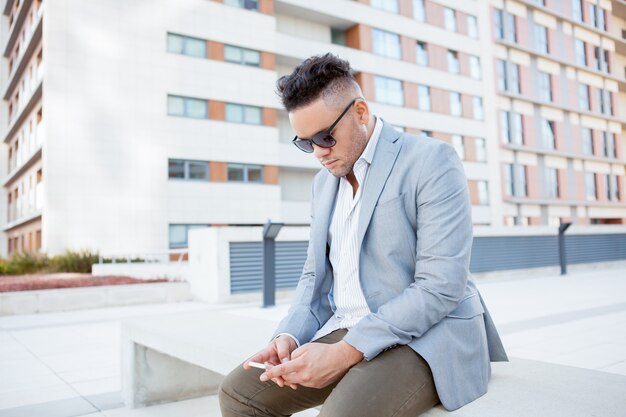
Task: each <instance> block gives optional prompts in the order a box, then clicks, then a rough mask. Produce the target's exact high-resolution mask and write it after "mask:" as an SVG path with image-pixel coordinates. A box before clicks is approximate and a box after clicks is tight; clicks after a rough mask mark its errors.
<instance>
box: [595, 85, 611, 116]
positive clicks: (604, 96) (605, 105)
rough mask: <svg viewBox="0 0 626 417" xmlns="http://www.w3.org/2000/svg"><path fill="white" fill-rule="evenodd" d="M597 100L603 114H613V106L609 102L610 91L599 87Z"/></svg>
mask: <svg viewBox="0 0 626 417" xmlns="http://www.w3.org/2000/svg"><path fill="white" fill-rule="evenodd" d="M597 91H598V101H599V103H600V111H601V112H602V113H603V114H609V115H612V114H613V106H612V103H611V94H612V93H611V92H610V91H608V90H605V89H603V88H599V89H598V90H597Z"/></svg>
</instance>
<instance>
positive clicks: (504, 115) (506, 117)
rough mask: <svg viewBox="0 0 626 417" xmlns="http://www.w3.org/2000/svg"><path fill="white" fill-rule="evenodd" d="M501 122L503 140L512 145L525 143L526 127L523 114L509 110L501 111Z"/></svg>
mask: <svg viewBox="0 0 626 417" xmlns="http://www.w3.org/2000/svg"><path fill="white" fill-rule="evenodd" d="M500 123H501V125H502V126H501V129H502V133H501V135H502V141H503V142H504V143H510V144H512V145H523V144H524V127H523V124H522V115H521V114H519V113H511V112H508V111H502V112H500Z"/></svg>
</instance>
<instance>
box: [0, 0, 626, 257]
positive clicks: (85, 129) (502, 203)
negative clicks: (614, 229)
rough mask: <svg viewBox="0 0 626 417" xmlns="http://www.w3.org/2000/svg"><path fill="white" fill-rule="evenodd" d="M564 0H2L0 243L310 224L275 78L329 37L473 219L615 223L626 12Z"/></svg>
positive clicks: (130, 238) (300, 160)
mask: <svg viewBox="0 0 626 417" xmlns="http://www.w3.org/2000/svg"><path fill="white" fill-rule="evenodd" d="M565 2H567V3H568V4H569V1H568V0H563V1H562V2H554V3H555V4H546V5H542V4H539V3H538V2H530V1H522V0H519V1H517V2H513V1H508V0H507V1H495V0H489V1H487V0H471V1H465V2H454V1H451V0H436V1H435V0H433V1H430V0H423V1H421V0H391V1H390V0H387V1H382V0H362V1H361V0H359V1H350V0H340V1H330V0H326V1H317V2H307V1H304V0H221V1H215V0H184V1H180V0H177V1H174V0H151V1H148V0H141V1H133V2H127V1H124V0H106V1H105V0H92V1H89V2H84V1H79V0H55V1H49V0H42V1H40V0H7V1H6V4H5V7H4V14H5V19H4V20H3V21H2V30H1V36H2V44H3V45H5V60H4V62H6V64H5V65H3V66H2V70H1V72H0V77H1V79H0V81H1V83H0V84H1V85H2V86H4V87H3V88H4V91H5V103H4V105H3V108H2V111H1V113H0V115H1V117H2V120H1V123H0V125H1V126H2V131H3V132H4V133H3V136H4V143H3V146H2V149H1V155H0V170H1V174H0V178H1V179H2V181H3V185H4V190H3V193H2V197H1V199H2V201H1V204H2V206H1V207H2V210H1V211H0V213H2V220H1V221H0V222H1V223H0V224H1V225H2V231H3V234H2V237H1V238H0V255H2V256H8V255H10V254H11V253H14V252H16V251H36V250H40V251H44V252H46V253H48V254H57V253H60V252H63V251H64V250H65V249H81V248H85V249H92V250H99V251H101V252H104V253H125V252H135V251H142V250H145V251H151V250H155V251H158V250H164V249H167V248H179V247H185V246H186V245H187V232H188V231H189V230H190V229H192V228H195V227H218V226H222V225H241V226H246V225H260V224H263V223H265V222H266V221H267V220H268V219H272V220H273V221H283V222H287V223H308V221H309V219H310V212H309V210H310V209H309V199H310V188H309V186H310V183H311V180H312V178H313V176H314V175H315V173H316V172H317V171H318V170H319V168H320V167H319V164H318V163H317V162H316V161H315V159H314V158H312V157H311V155H307V154H304V153H302V152H300V151H299V150H298V149H296V148H295V147H294V146H293V145H292V144H291V143H290V142H291V139H292V138H293V132H292V130H291V128H290V126H289V121H288V115H287V114H286V113H285V111H284V110H283V109H282V106H281V104H280V101H279V100H278V97H277V96H276V94H275V92H274V89H275V80H276V79H277V78H278V77H280V76H281V75H283V74H287V73H289V72H291V70H292V69H293V67H294V66H295V65H297V64H298V63H299V62H300V61H301V60H302V59H305V58H307V57H309V56H311V55H314V54H320V53H325V52H333V53H335V54H337V55H339V56H341V57H342V58H345V59H348V60H349V61H350V62H351V64H352V66H353V68H354V69H355V72H356V77H357V80H358V81H359V83H360V84H361V86H362V89H363V93H364V95H365V98H366V99H367V100H368V102H369V103H370V106H371V108H372V110H373V112H374V113H375V114H377V115H379V116H381V117H383V118H384V119H385V120H386V121H387V122H389V123H391V124H393V125H394V126H396V127H397V128H398V129H400V130H404V131H407V132H410V133H415V134H418V135H419V134H425V135H429V136H432V137H435V138H437V139H440V140H443V141H446V142H448V143H450V144H452V145H453V146H454V147H455V149H456V150H457V152H458V154H459V155H460V156H461V158H462V159H463V161H464V167H465V171H466V175H467V177H468V187H469V190H470V198H471V200H472V216H473V221H474V223H475V224H476V225H491V226H501V225H525V224H528V225H535V224H537V225H539V224H557V223H558V222H559V221H573V222H574V223H582V224H591V223H609V222H612V223H624V222H626V199H625V189H624V169H625V162H624V157H623V149H624V147H623V143H622V134H621V130H622V120H623V116H621V115H620V103H621V101H623V97H622V94H623V93H622V90H621V88H622V86H623V85H624V81H623V80H624V70H623V68H624V64H625V63H626V62H624V58H623V56H624V54H623V52H622V53H621V55H620V48H622V47H623V46H624V45H623V42H624V41H623V40H620V39H622V38H621V34H619V36H618V31H619V30H620V28H626V24H625V23H624V21H623V20H619V19H618V18H617V17H616V16H614V15H613V14H612V12H611V10H612V7H613V5H612V4H611V3H610V2H604V3H603V2H602V1H600V3H596V2H593V3H591V2H587V1H583V2H582V3H581V5H582V6H581V7H582V10H583V12H582V16H583V20H582V21H581V22H578V21H577V20H576V18H575V17H570V16H572V13H573V12H574V11H573V10H571V9H568V8H566V7H565V6H564V5H563V4H564V3H565ZM556 3H558V4H559V6H558V7H557V6H556ZM591 5H593V7H595V8H597V10H596V9H594V13H595V14H594V16H593V20H590V19H591V17H590V16H589V13H591V12H590V11H589V10H591V9H590V7H591ZM599 15H602V18H603V19H604V20H603V22H604V23H603V25H606V28H604V26H603V29H599V28H597V27H595V26H593V25H595V24H596V23H595V22H596V21H597V20H598V19H600V18H598V17H597V16H599ZM585 19H586V20H585ZM511 22H513V23H511ZM589 22H594V23H593V24H592V23H589ZM539 25H542V26H543V27H544V28H545V30H543V29H536V27H538V26H539ZM544 35H545V36H544ZM576 40H580V41H582V42H584V50H585V53H586V56H587V57H588V58H589V60H588V61H585V65H582V64H581V63H582V61H577V60H578V59H580V58H578V52H577V51H579V49H580V45H579V43H576ZM546 45H547V49H545V48H546ZM568 48H569V49H568ZM593 57H598V60H597V62H600V63H597V62H596V61H593V60H592V58H593ZM598 68H600V69H598ZM607 68H608V70H607ZM580 85H584V86H586V87H588V94H587V96H586V97H587V99H588V100H587V101H588V105H587V107H586V108H582V107H579V105H582V104H586V102H583V99H584V97H585V95H584V94H583V89H584V88H583V87H580ZM574 98H575V99H574ZM621 108H623V107H621ZM589 137H591V139H589ZM590 146H591V148H589V147H590ZM589 149H591V152H589ZM592 177H593V178H592ZM592 180H593V181H592ZM555 184H556V186H555ZM592 185H593V187H595V188H594V190H593V193H592V191H591V189H592ZM581 190H582V191H581ZM592 197H594V198H592Z"/></svg>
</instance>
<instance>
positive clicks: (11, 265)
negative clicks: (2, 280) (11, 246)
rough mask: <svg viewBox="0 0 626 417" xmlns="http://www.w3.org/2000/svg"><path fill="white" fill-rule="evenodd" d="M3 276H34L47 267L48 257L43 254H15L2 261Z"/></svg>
mask: <svg viewBox="0 0 626 417" xmlns="http://www.w3.org/2000/svg"><path fill="white" fill-rule="evenodd" d="M3 263H4V268H3V269H4V271H3V272H2V273H3V274H5V275H21V274H34V273H36V272H39V271H40V270H42V269H45V268H46V267H47V266H48V257H47V256H46V255H44V254H38V253H36V254H31V253H28V252H17V253H14V254H13V255H11V257H10V258H9V260H8V261H3Z"/></svg>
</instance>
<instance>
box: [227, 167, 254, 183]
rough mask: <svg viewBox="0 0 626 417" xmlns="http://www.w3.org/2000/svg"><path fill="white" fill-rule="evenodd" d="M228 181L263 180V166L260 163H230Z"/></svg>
mask: <svg viewBox="0 0 626 417" xmlns="http://www.w3.org/2000/svg"><path fill="white" fill-rule="evenodd" d="M228 181H234V182H254V183H262V182H263V167H262V166H260V165H244V164H228Z"/></svg>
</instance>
